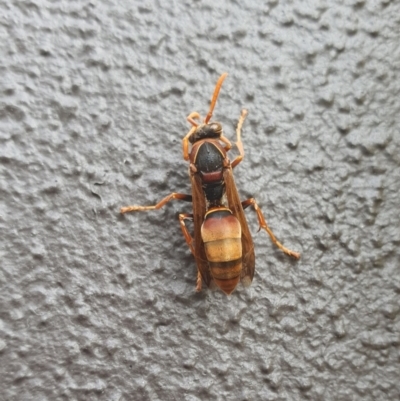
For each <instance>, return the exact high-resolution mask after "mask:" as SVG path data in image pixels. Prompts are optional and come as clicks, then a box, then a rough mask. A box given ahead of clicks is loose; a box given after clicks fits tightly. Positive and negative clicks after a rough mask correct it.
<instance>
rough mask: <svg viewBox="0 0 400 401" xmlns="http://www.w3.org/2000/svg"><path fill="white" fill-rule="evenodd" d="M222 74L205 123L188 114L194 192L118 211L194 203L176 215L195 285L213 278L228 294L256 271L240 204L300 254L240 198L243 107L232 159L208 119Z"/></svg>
mask: <svg viewBox="0 0 400 401" xmlns="http://www.w3.org/2000/svg"><path fill="white" fill-rule="evenodd" d="M226 76H227V74H226V73H225V74H222V75H221V76H220V78H219V80H218V82H217V85H216V87H215V90H214V94H213V97H212V100H211V106H210V109H209V112H208V114H207V116H206V117H205V119H204V122H203V123H199V122H197V120H199V119H200V116H199V114H198V113H196V112H193V113H191V114H189V116H188V117H187V120H188V121H189V123H190V124H191V125H192V128H191V129H190V131H189V132H188V134H187V135H186V136H185V137H184V138H183V157H184V159H185V160H187V161H189V163H190V164H189V176H190V180H191V184H192V194H191V195H186V194H179V193H172V194H171V195H168V196H167V197H165V198H164V199H162V200H161V201H160V202H159V203H157V204H156V205H154V206H127V207H123V208H121V213H127V212H132V211H138V210H154V209H160V208H161V207H163V206H164V205H165V204H166V203H167V202H169V201H170V200H172V199H180V200H184V201H189V202H192V206H193V213H192V214H188V213H181V214H180V215H179V220H180V224H181V228H182V232H183V235H184V237H185V240H186V242H187V244H188V246H189V248H190V250H191V252H192V253H193V255H194V257H195V259H196V263H197V271H198V274H197V285H196V290H197V291H200V290H201V283H202V280H204V282H205V283H206V284H207V285H208V286H210V285H211V283H215V284H216V285H217V286H218V287H219V288H220V289H221V290H222V291H224V292H225V293H226V294H230V293H231V292H232V291H233V290H234V289H235V288H236V286H237V284H238V283H239V281H242V282H243V283H244V284H245V285H249V284H250V283H251V281H252V280H253V276H254V269H255V255H254V245H253V240H252V238H251V234H250V231H249V228H248V225H247V221H246V218H245V215H244V209H246V208H247V207H248V206H253V207H254V209H255V211H256V213H257V218H258V222H259V225H260V228H263V229H265V230H266V231H267V232H268V234H269V235H270V237H271V240H272V241H273V243H274V244H275V245H276V246H277V247H278V248H279V249H281V250H282V251H283V252H284V253H286V254H287V255H289V256H292V257H294V258H296V259H298V258H299V257H300V254H299V253H297V252H294V251H291V250H289V249H287V248H285V247H284V246H283V245H282V244H281V243H280V242H278V241H277V239H276V238H275V236H274V234H273V233H272V231H271V230H270V228H269V227H268V225H267V223H266V221H265V218H264V216H263V214H262V212H261V210H260V208H259V207H258V205H257V203H256V202H255V200H254V199H253V198H250V199H247V200H245V201H243V202H241V201H240V198H239V194H238V191H237V189H236V185H235V182H234V179H233V174H232V169H233V168H234V167H236V166H237V165H238V164H239V163H240V162H241V161H242V159H243V156H244V150H243V143H242V140H241V130H242V125H243V122H244V120H245V118H246V115H247V110H242V113H241V116H240V118H239V122H238V125H237V128H236V136H237V142H236V146H237V148H238V150H239V155H238V156H237V157H236V158H235V159H234V160H233V161H232V162H230V160H229V158H228V156H227V152H228V151H229V150H230V149H231V147H232V145H231V143H230V142H229V140H228V139H227V138H226V137H225V136H224V134H223V131H222V127H221V125H220V124H219V123H217V122H209V121H210V119H211V117H212V113H213V110H214V107H215V104H216V101H217V98H218V94H219V91H220V88H221V85H222V82H223V81H224V79H225V78H226ZM189 143H190V144H191V149H189V147H190V145H189ZM185 220H192V221H193V223H194V238H193V237H192V236H191V234H190V232H189V230H188V228H187V227H186V224H185Z"/></svg>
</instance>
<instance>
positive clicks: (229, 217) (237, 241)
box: [201, 208, 242, 294]
mask: <svg viewBox="0 0 400 401" xmlns="http://www.w3.org/2000/svg"><path fill="white" fill-rule="evenodd" d="M201 237H202V239H203V242H204V247H205V251H206V255H207V259H208V262H209V266H210V273H211V276H212V277H213V279H214V281H215V283H216V284H217V285H218V287H219V288H221V290H222V291H224V292H225V293H226V294H230V293H231V292H232V291H233V290H234V289H235V287H236V285H237V284H238V282H239V281H240V273H241V271H242V240H241V237H242V229H241V227H240V223H239V220H238V219H237V218H236V217H235V216H234V215H233V214H232V212H231V211H230V210H229V209H227V208H216V209H211V210H209V211H208V212H207V214H206V216H205V219H204V222H203V225H202V227H201Z"/></svg>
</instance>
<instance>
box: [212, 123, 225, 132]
mask: <svg viewBox="0 0 400 401" xmlns="http://www.w3.org/2000/svg"><path fill="white" fill-rule="evenodd" d="M210 128H211V129H212V130H213V131H214V132H215V133H219V132H221V131H222V127H221V124H220V123H211V124H210Z"/></svg>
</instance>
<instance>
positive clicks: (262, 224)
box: [242, 198, 300, 259]
mask: <svg viewBox="0 0 400 401" xmlns="http://www.w3.org/2000/svg"><path fill="white" fill-rule="evenodd" d="M251 205H252V206H253V207H254V210H255V211H256V213H257V218H258V224H259V225H260V228H259V230H261V229H262V228H263V229H264V230H265V231H266V232H267V233H268V234H269V236H270V237H271V240H272V242H273V243H274V244H275V245H276V246H277V247H278V248H279V249H280V250H281V251H283V252H284V253H286V255H289V256H292V257H293V258H295V259H299V258H300V253H298V252H295V251H291V250H290V249H288V248H286V247H284V246H283V245H282V244H281V243H280V242H279V241H278V240H277V239H276V237H275V235H274V233H273V232H272V231H271V229H270V228H269V227H268V224H267V222H266V221H265V218H264V215H263V214H262V211H261V209H260V208H259V207H258V205H257V203H256V201H255V199H254V198H250V199H247V200H245V201H243V202H242V207H243V209H246V208H247V207H249V206H251Z"/></svg>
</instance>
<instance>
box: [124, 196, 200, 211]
mask: <svg viewBox="0 0 400 401" xmlns="http://www.w3.org/2000/svg"><path fill="white" fill-rule="evenodd" d="M172 199H179V200H183V201H186V202H192V195H186V194H178V193H176V192H173V193H172V194H171V195H168V196H166V197H165V198H164V199H162V200H161V201H160V202H158V203H157V205H154V206H125V207H121V210H120V212H121V213H122V214H123V213H129V212H136V211H138V210H155V209H161V208H162V207H163V206H164V205H165V204H166V203H168V202H169V201H170V200H172Z"/></svg>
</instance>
